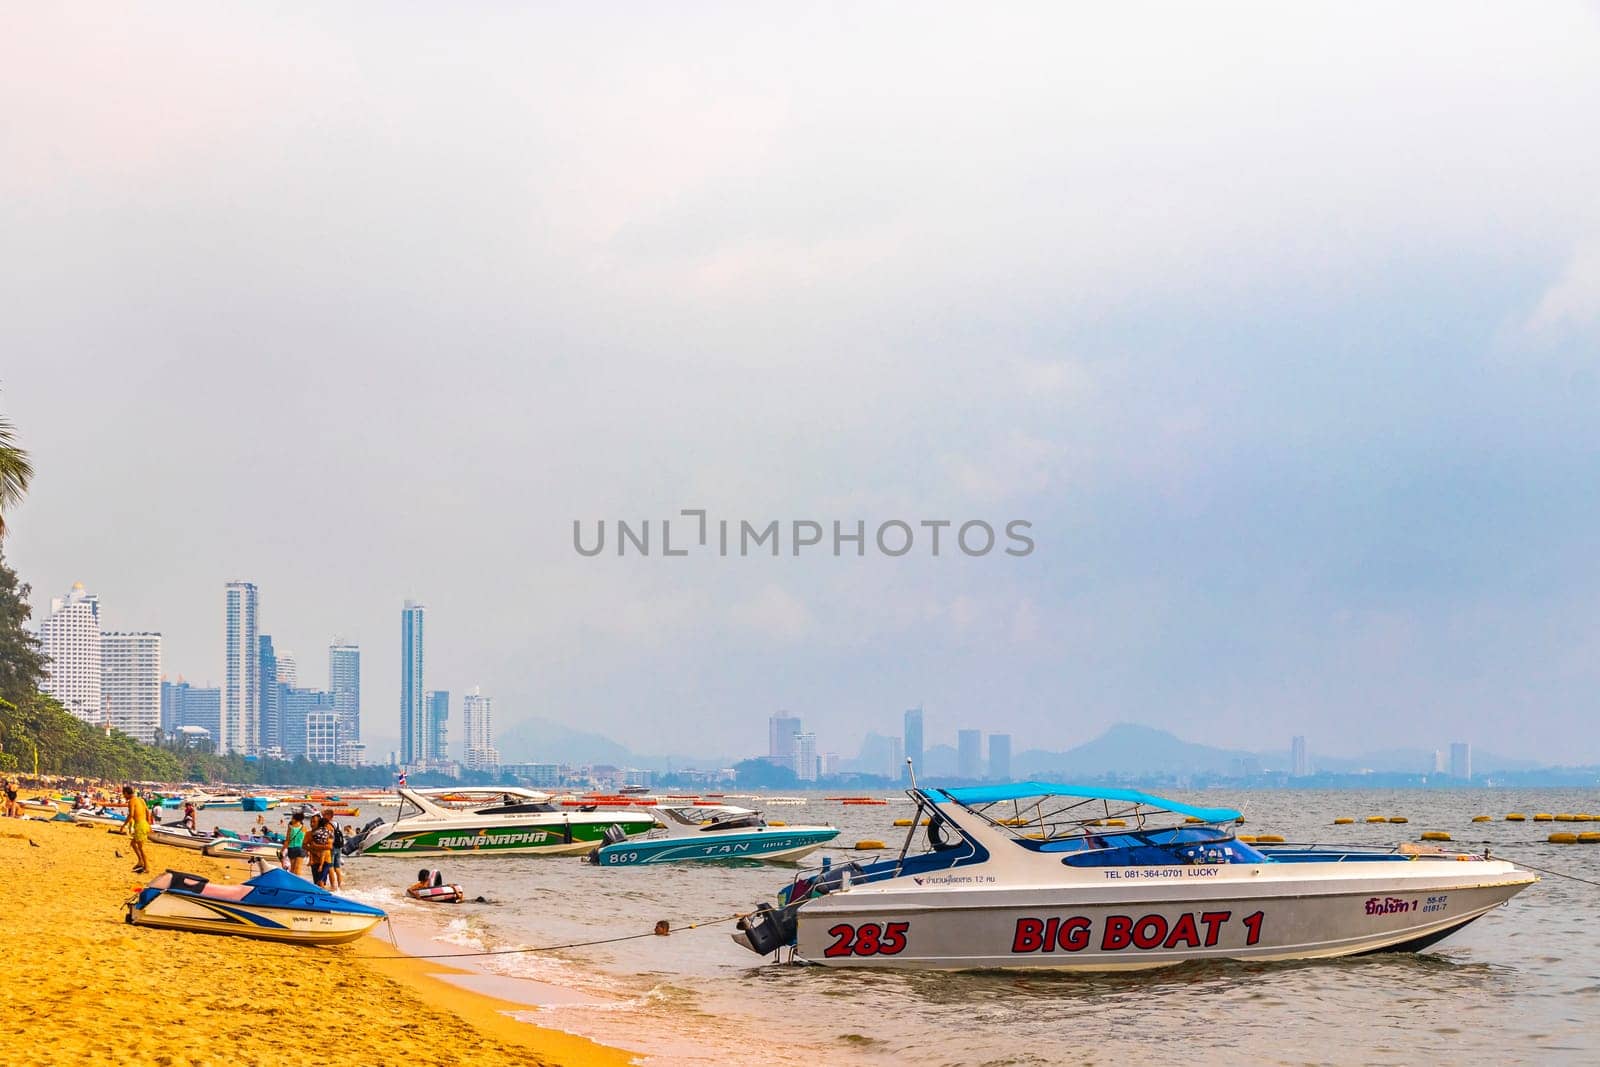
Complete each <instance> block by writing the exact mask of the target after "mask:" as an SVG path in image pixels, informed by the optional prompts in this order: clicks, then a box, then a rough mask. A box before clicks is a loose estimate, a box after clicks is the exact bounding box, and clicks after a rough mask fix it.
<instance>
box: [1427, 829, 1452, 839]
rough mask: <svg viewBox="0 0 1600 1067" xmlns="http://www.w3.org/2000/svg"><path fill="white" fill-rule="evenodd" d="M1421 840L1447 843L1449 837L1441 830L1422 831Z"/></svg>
mask: <svg viewBox="0 0 1600 1067" xmlns="http://www.w3.org/2000/svg"><path fill="white" fill-rule="evenodd" d="M1422 839H1423V840H1424V841H1448V840H1450V835H1449V834H1447V833H1445V832H1444V831H1443V830H1424V831H1422Z"/></svg>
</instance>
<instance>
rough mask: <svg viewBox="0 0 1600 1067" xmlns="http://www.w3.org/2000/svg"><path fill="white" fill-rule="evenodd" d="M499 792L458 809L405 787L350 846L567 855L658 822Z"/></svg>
mask: <svg viewBox="0 0 1600 1067" xmlns="http://www.w3.org/2000/svg"><path fill="white" fill-rule="evenodd" d="M498 795H499V797H500V802H499V803H491V804H488V805H486V806H482V807H474V808H467V809H464V810H454V809H451V808H447V807H445V806H444V805H443V804H441V803H439V802H437V801H435V800H434V799H433V798H432V797H429V796H426V795H424V794H422V793H419V792H416V791H414V790H410V789H402V790H400V797H401V804H400V811H399V814H398V815H396V817H395V820H394V821H393V822H390V823H383V822H375V824H369V826H368V827H367V829H365V830H363V831H362V832H361V834H360V835H359V836H358V837H357V838H356V841H355V842H354V844H353V845H352V846H350V849H351V850H352V851H357V850H358V851H360V852H361V853H362V854H363V855H374V856H472V855H510V854H533V855H563V854H569V853H582V852H588V851H589V850H590V849H592V848H593V847H594V846H595V845H597V844H600V843H601V841H602V838H603V836H604V834H605V832H606V830H607V829H608V828H609V827H616V828H617V830H618V832H620V833H621V834H622V835H623V836H624V837H635V836H638V835H639V834H643V833H646V832H647V831H649V830H651V829H652V828H654V827H655V825H656V821H655V820H654V819H652V818H651V817H650V816H649V815H647V814H645V813H644V812H639V811H567V810H563V809H561V808H558V807H556V806H554V805H552V804H549V803H547V802H546V801H545V800H534V799H529V798H528V797H527V796H526V795H523V791H511V790H505V791H501V792H500V793H499V794H498ZM540 796H543V794H540ZM507 799H509V800H510V801H511V802H510V803H506V802H505V801H506V800H507Z"/></svg>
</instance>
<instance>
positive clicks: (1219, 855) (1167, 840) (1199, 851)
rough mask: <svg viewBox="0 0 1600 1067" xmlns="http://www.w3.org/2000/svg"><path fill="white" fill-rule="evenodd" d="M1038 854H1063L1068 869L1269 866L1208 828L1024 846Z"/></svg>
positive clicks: (1086, 836) (1228, 836) (1124, 833)
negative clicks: (1242, 864) (1234, 864)
mask: <svg viewBox="0 0 1600 1067" xmlns="http://www.w3.org/2000/svg"><path fill="white" fill-rule="evenodd" d="M1025 843H1026V844H1030V845H1033V846H1034V847H1035V848H1036V849H1037V850H1038V851H1040V852H1062V853H1065V854H1066V855H1064V856H1063V857H1062V860H1061V862H1062V863H1065V864H1066V865H1067V866H1069V867H1167V866H1176V865H1188V864H1213V863H1268V862H1270V861H1269V860H1268V858H1267V857H1266V856H1264V855H1262V854H1261V853H1260V852H1258V851H1256V850H1255V849H1253V848H1251V847H1250V846H1249V845H1247V844H1245V843H1244V842H1243V841H1240V840H1239V839H1238V838H1236V837H1234V836H1233V835H1232V834H1229V833H1225V832H1220V831H1218V830H1215V829H1213V828H1211V827H1208V826H1177V827H1172V828H1170V829H1165V830H1123V831H1116V832H1113V833H1105V834H1084V835H1082V836H1078V837H1068V838H1061V839H1058V840H1055V841H1041V842H1025Z"/></svg>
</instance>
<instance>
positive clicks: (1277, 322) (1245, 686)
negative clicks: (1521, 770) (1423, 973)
mask: <svg viewBox="0 0 1600 1067" xmlns="http://www.w3.org/2000/svg"><path fill="white" fill-rule="evenodd" d="M1101 7H1103V5H1102V6H1101ZM974 12H975V9H973V8H972V7H970V6H968V5H956V6H953V7H950V8H943V9H941V8H938V7H936V6H931V5H925V4H918V5H881V6H875V5H863V4H847V5H841V6H839V7H837V8H823V7H820V6H811V5H798V6H797V5H787V4H785V5H779V4H773V5H756V4H748V3H739V4H730V5H727V6H720V5H637V6H633V7H628V8H622V7H617V8H612V9H610V10H609V13H599V12H598V9H596V8H595V7H594V5H588V4H575V5H571V6H554V5H551V6H544V7H537V8H528V7H523V6H515V7H514V6H513V5H475V4H466V3H458V4H450V5H439V4H418V5H400V4H366V5H362V4H344V5H333V6H326V5H309V6H304V7H299V8H297V7H296V6H295V5H274V6H272V7H270V8H267V7H258V6H249V5H241V4H215V3H204V4H194V5H184V4H161V5H148V6H143V7H140V8H138V9H137V10H133V9H125V8H110V7H105V6H103V5H88V4H65V5H54V4H49V5H47V4H21V5H12V7H11V8H10V9H9V10H8V12H7V14H6V16H5V18H4V25H3V30H0V100H3V101H4V104H3V106H0V408H3V409H4V410H5V411H6V412H7V413H8V414H9V415H10V417H11V418H13V420H14V421H15V422H16V423H17V425H18V427H19V430H20V432H21V434H22V436H23V439H24V441H25V442H26V444H27V445H28V447H29V448H30V449H31V450H32V451H33V454H34V457H35V460H36V463H37V467H38V477H37V481H36V484H35V486H34V489H33V492H32V493H31V495H30V497H29V499H28V501H27V503H26V504H25V505H24V506H23V507H22V508H20V509H19V510H18V511H17V512H16V513H15V514H14V515H11V516H8V520H9V521H10V522H11V523H12V525H13V526H14V532H13V533H12V534H11V536H10V537H9V539H8V541H7V545H6V551H7V554H8V556H9V557H10V559H11V561H12V562H13V563H14V565H15V566H17V567H18V569H19V570H20V571H21V573H22V575H23V576H24V578H25V579H27V580H29V581H31V582H32V583H33V586H34V595H35V604H36V607H42V606H43V603H44V602H45V601H46V600H47V599H48V597H49V596H50V595H51V594H58V593H60V592H62V591H64V590H65V589H66V588H67V586H68V585H70V583H71V582H73V581H75V580H81V581H83V582H84V583H85V584H86V585H88V586H89V587H90V588H91V589H92V590H95V591H98V592H99V593H100V594H101V596H102V600H103V614H104V616H105V619H106V621H107V623H108V624H109V625H112V626H115V627H118V628H136V629H158V630H161V631H162V632H164V633H165V634H166V638H167V642H166V660H167V669H168V671H169V672H170V673H172V674H179V673H181V674H183V675H185V676H186V677H188V678H190V679H195V680H207V679H209V680H212V681H218V680H220V678H221V674H222V616H223V591H222V590H223V583H224V582H225V581H227V580H229V579H231V578H246V579H250V580H253V581H255V582H257V583H258V584H259V585H260V587H261V598H262V623H263V626H262V628H263V630H264V631H265V632H269V633H271V634H272V635H273V636H274V638H275V639H276V641H277V644H278V646H279V647H280V648H285V647H286V648H289V649H292V650H293V651H295V652H296V653H297V655H298V658H299V663H300V670H301V678H302V680H303V681H307V680H309V681H312V682H318V683H320V682H321V681H322V680H324V679H325V664H326V652H325V649H326V645H327V643H328V640H329V639H330V638H331V637H332V636H333V635H335V634H342V635H344V636H346V637H347V638H350V639H353V640H358V641H359V642H360V643H361V645H362V647H363V650H364V654H365V663H364V667H365V670H364V679H363V684H364V687H365V688H364V698H365V699H364V701H363V704H364V707H363V713H364V719H365V722H366V724H367V730H366V733H367V740H368V741H369V742H370V743H371V744H372V747H373V750H374V751H375V752H381V751H383V750H386V749H387V748H389V747H392V746H393V744H394V741H393V740H392V739H393V738H395V737H396V736H397V735H398V732H399V731H398V700H399V697H398V694H399V677H398V676H399V631H400V619H399V614H400V607H401V603H402V601H403V600H404V599H405V598H407V597H415V598H418V599H421V600H423V601H425V602H426V603H427V604H428V605H429V607H430V609H431V614H430V618H429V648H430V662H429V670H428V679H427V681H428V684H429V686H430V687H440V688H450V689H452V690H456V691H459V690H461V689H464V688H466V687H468V686H471V685H473V684H480V683H481V684H482V685H483V687H484V689H485V691H486V692H489V693H492V694H493V695H494V696H495V697H496V698H497V710H498V713H499V715H500V717H501V720H502V724H505V723H509V722H510V721H514V720H516V719H518V718H522V717H525V716H529V715H538V716H544V717H548V718H552V719H555V720H558V721H560V722H563V723H566V724H568V725H570V726H573V727H577V728H583V729H593V730H599V731H601V732H605V733H609V734H611V735H612V736H615V737H616V738H618V739H619V740H622V741H625V742H626V743H628V744H629V745H631V746H632V747H634V748H635V749H637V750H641V751H647V752H649V751H667V750H676V751H685V750H693V749H700V750H705V751H708V752H728V753H736V754H737V753H749V752H755V751H759V750H762V749H764V747H765V740H766V717H767V715H769V714H771V713H772V712H773V711H775V710H777V709H779V708H787V709H791V710H793V711H794V712H795V713H797V714H799V715H801V716H802V717H803V718H804V719H805V720H806V723H807V725H808V726H811V727H814V728H815V729H816V730H817V731H818V733H819V734H820V735H821V736H820V747H821V748H822V749H824V750H832V749H837V750H840V751H843V752H845V753H847V754H848V753H853V752H854V750H855V748H856V746H857V744H858V743H859V741H860V738H861V736H862V734H863V733H864V732H866V731H867V730H876V731H878V732H881V733H897V732H898V731H899V713H900V711H901V709H903V708H905V707H907V706H910V705H914V704H917V703H922V704H924V705H925V706H926V708H927V714H928V716H929V735H930V736H929V740H930V742H937V741H947V740H950V739H952V738H953V736H954V731H955V729H956V728H957V727H958V726H968V725H970V726H978V727H984V728H988V729H994V730H1010V731H1011V732H1013V733H1014V734H1015V735H1016V745H1017V747H1019V748H1026V747H1030V746H1034V745H1042V746H1048V747H1065V746H1067V745H1070V744H1073V743H1076V742H1079V741H1082V740H1084V739H1086V738H1088V737H1090V736H1092V735H1093V734H1095V733H1097V732H1099V731H1100V730H1101V729H1103V728H1104V727H1105V726H1106V725H1108V724H1109V723H1112V722H1115V721H1117V720H1123V719H1126V720H1134V721H1140V722H1145V723H1150V724H1152V725H1156V726H1163V727H1168V728H1171V729H1174V730H1176V731H1177V732H1179V733H1181V734H1183V735H1184V736H1186V737H1189V738H1193V739H1196V740H1204V741H1212V742H1217V743H1229V744H1248V745H1263V746H1266V745H1271V746H1283V745H1286V744H1287V739H1288V735H1289V734H1291V733H1305V734H1307V735H1309V736H1310V739H1311V746H1312V749H1313V752H1315V751H1318V750H1320V751H1326V752H1352V751H1357V750H1360V749H1363V748H1374V747H1391V746H1396V745H1412V744H1415V745H1422V746H1425V747H1429V748H1436V747H1443V746H1444V745H1445V744H1447V743H1448V742H1449V741H1450V740H1453V739H1458V738H1465V739H1469V740H1472V741H1474V742H1475V743H1477V744H1478V745H1479V746H1481V747H1485V748H1492V749H1496V750H1499V751H1503V752H1506V753H1509V754H1514V755H1543V756H1547V757H1550V758H1559V759H1560V760H1563V761H1569V762H1570V761H1577V760H1596V759H1600V734H1597V733H1596V731H1595V730H1594V728H1593V724H1594V722H1595V721H1596V720H1597V715H1596V712H1597V710H1600V559H1597V549H1600V536H1597V533H1600V496H1597V481H1600V6H1597V5H1594V4H1588V5H1583V4H1573V5H1563V4H1559V3H1550V4H1540V5H1536V6H1533V7H1528V6H1525V5H1524V6H1518V5H1511V4H1499V5H1488V6H1473V5H1468V4H1460V3H1445V4H1438V5H1431V6H1430V5H1405V6H1400V7H1397V6H1395V5H1391V4H1376V3H1373V4H1349V3H1341V4H1336V5H1327V6H1324V7H1321V8H1314V7H1311V6H1308V5H1282V4H1266V5H1261V6H1249V7H1246V6H1234V7H1228V6H1222V5H1216V4H1206V5H1178V4H1170V5H1158V6H1151V7H1139V6H1133V5H1118V6H1117V10H1116V12H1115V13H1111V12H1110V11H1109V10H1100V9H1091V8H1090V7H1089V6H1088V5H1085V6H1083V7H1082V8H1081V9H1078V10H1076V11H1075V10H1073V9H1070V8H1067V7H1065V6H1063V5H1055V4H1047V5H1040V6H1037V7H1028V6H1024V5H1007V6H1006V7H1004V8H1003V9H1001V10H999V11H994V10H990V11H986V12H985V13H983V14H982V15H981V16H977V15H975V14H974ZM697 507H698V508H706V509H708V510H709V511H710V512H711V514H712V516H713V518H717V517H723V518H731V519H735V520H737V519H740V518H746V519H749V520H751V521H758V522H760V523H763V524H764V523H765V522H766V521H767V520H769V519H781V520H785V521H787V520H791V519H817V520H821V521H823V522H831V521H832V520H834V519H838V520H842V521H847V522H851V523H853V521H854V520H856V519H864V520H867V521H868V523H869V528H870V526H875V525H876V524H877V523H878V522H881V521H884V520H888V519H903V520H905V521H908V522H911V523H916V522H917V521H919V520H922V519H952V520H956V521H958V522H959V521H962V520H966V519H985V520H988V521H991V522H993V523H995V524H997V525H1000V524H1003V523H1004V522H1006V521H1008V520H1011V519H1018V518H1020V519H1026V520H1029V521H1031V522H1032V523H1033V531H1032V532H1033V536H1034V538H1035V541H1036V543H1037V548H1036V550H1035V551H1034V553H1033V554H1032V555H1031V556H1028V557H1026V558H1022V559H1017V558H1013V557H1007V556H1004V555H1002V554H1000V553H998V552H996V553H994V554H991V555H989V556H985V557H982V558H966V557H964V556H962V555H960V554H959V553H956V554H953V555H952V554H948V553H946V554H944V555H941V557H940V558H938V559H933V558H930V557H929V556H928V555H927V554H926V553H925V552H922V551H916V552H913V553H912V554H911V555H908V556H906V557H904V558H901V559H888V558H884V557H883V556H881V555H878V554H877V553H876V552H875V551H874V552H873V553H872V554H870V555H869V557H868V558H866V559H856V558H853V557H850V558H843V559H835V558H833V557H832V556H831V554H827V555H825V554H820V553H819V554H815V555H812V556H802V557H801V558H800V559H795V558H793V557H792V556H789V555H787V554H785V555H784V556H782V557H780V558H778V559H772V558H770V557H761V558H748V559H738V558H731V559H719V558H716V557H714V556H705V555H700V556H691V557H689V558H685V559H677V558H675V559H663V558H660V557H659V556H655V555H652V556H651V557H650V558H645V559H638V558H631V557H630V558H625V559H618V558H617V557H616V556H615V555H614V554H606V555H602V556H600V557H597V558H593V559H589V558H584V557H581V556H579V555H578V554H577V553H576V552H575V551H574V550H573V547H572V522H573V520H574V519H583V520H584V521H585V523H586V526H587V528H589V529H592V524H593V522H594V521H595V520H598V519H600V518H606V519H608V520H614V519H616V518H617V517H619V516H620V517H625V518H630V519H634V520H638V519H643V518H646V517H650V518H654V519H658V520H659V519H660V518H661V517H664V516H670V515H674V514H676V513H677V511H678V510H679V509H680V508H697ZM678 532H679V531H678V530H676V529H675V530H674V534H675V539H676V535H677V533H678ZM658 536H659V532H658ZM653 547H659V546H653ZM785 551H786V553H787V544H786V545H785Z"/></svg>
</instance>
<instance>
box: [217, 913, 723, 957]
mask: <svg viewBox="0 0 1600 1067" xmlns="http://www.w3.org/2000/svg"><path fill="white" fill-rule="evenodd" d="M746 914H749V913H747V912H742V911H736V912H734V913H733V914H732V915H724V916H722V917H721V918H719V919H701V920H698V921H696V922H692V923H687V924H685V925H684V926H682V927H678V928H677V929H683V930H697V929H699V928H700V927H702V926H718V925H720V924H722V923H726V922H732V921H733V920H735V919H739V918H742V917H744V916H745V915H746ZM385 922H386V923H387V922H388V920H387V917H386V918H385ZM663 925H666V926H667V929H666V930H662V929H661V928H662V926H663ZM673 929H674V928H673V927H672V926H671V924H669V923H665V921H664V920H663V921H662V922H657V923H656V925H655V926H654V927H652V928H651V929H649V930H646V931H644V932H642V933H637V934H620V935H618V936H616V937H600V938H595V939H593V940H591V941H569V942H567V943H565V944H561V945H528V946H524V947H523V948H495V949H484V950H482V951H480V952H436V953H427V954H423V955H415V956H414V955H412V954H411V953H408V952H399V946H398V945H396V946H395V950H396V952H398V953H399V954H398V955H394V956H349V955H343V954H341V955H326V956H321V955H319V956H308V955H299V954H296V953H290V952H250V953H245V955H247V956H260V957H270V958H272V959H279V960H281V959H303V960H315V961H317V962H319V963H332V962H335V961H338V960H360V959H376V960H465V959H475V958H479V957H483V956H515V955H519V954H521V953H525V952H560V951H561V950H563V949H569V948H590V947H592V946H595V945H614V944H617V943H618V942H622V941H637V940H639V939H640V938H642V937H666V936H668V934H670V933H671V932H672V931H673ZM389 935H390V937H391V938H392V937H393V936H394V927H393V926H392V925H390V926H389ZM284 947H285V948H293V947H296V946H293V945H285V946H284ZM300 947H304V946H300Z"/></svg>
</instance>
